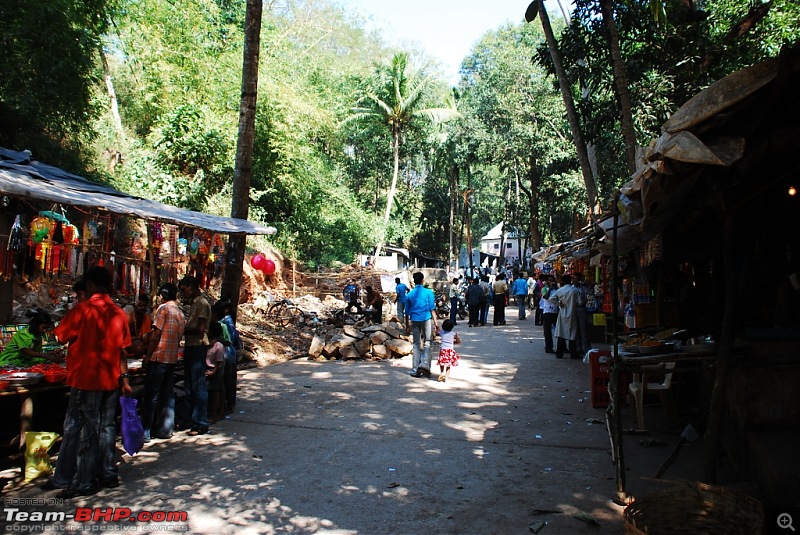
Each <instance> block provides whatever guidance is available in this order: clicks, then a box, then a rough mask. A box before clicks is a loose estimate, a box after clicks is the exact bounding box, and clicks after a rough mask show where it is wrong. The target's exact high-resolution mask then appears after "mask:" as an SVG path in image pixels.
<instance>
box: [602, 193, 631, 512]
mask: <svg viewBox="0 0 800 535" xmlns="http://www.w3.org/2000/svg"><path fill="white" fill-rule="evenodd" d="M618 205H619V191H617V192H616V194H615V195H614V227H613V229H612V238H611V239H612V240H613V243H612V247H613V249H612V257H611V277H612V278H611V293H612V297H611V309H612V310H611V322H612V323H611V325H612V327H611V333H612V336H613V342H614V347H613V348H612V355H613V359H614V360H613V363H614V364H613V366H611V373H610V377H609V383H608V388H609V390H610V392H609V396H608V397H609V399H610V400H611V401H610V403H609V405H608V408H607V409H606V426H607V428H608V432H609V438H610V439H611V457H612V459H613V461H614V468H615V472H616V483H617V489H616V493H615V495H614V498H613V501H614V503H617V504H619V505H627V504H628V501H629V500H628V494H627V492H626V491H625V451H624V447H623V444H622V414H621V411H620V410H619V408H620V399H619V379H620V377H619V376H620V369H621V367H622V357H621V356H620V354H619V349H618V348H619V327H618V325H617V311H618V310H619V290H618V282H617V280H618V276H617V275H618V273H617V272H618V270H619V254H618V250H617V227H618V225H619V206H618Z"/></svg>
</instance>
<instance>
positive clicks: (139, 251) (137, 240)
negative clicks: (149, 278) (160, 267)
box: [131, 232, 146, 260]
mask: <svg viewBox="0 0 800 535" xmlns="http://www.w3.org/2000/svg"><path fill="white" fill-rule="evenodd" d="M145 245H146V243H145V240H144V238H143V237H142V236H141V234H139V233H138V232H137V233H134V235H133V243H132V244H131V253H132V255H133V257H134V258H136V259H137V260H144V258H145V253H146V251H145Z"/></svg>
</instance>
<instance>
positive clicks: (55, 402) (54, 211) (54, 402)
mask: <svg viewBox="0 0 800 535" xmlns="http://www.w3.org/2000/svg"><path fill="white" fill-rule="evenodd" d="M274 233H275V229H274V228H272V227H266V226H263V225H260V224H257V223H253V222H250V221H246V220H241V219H235V218H226V217H219V216H213V215H210V214H204V213H201V212H194V211H190V210H184V209H180V208H176V207H173V206H169V205H165V204H161V203H158V202H155V201H150V200H147V199H140V198H137V197H133V196H130V195H126V194H124V193H122V192H119V191H117V190H115V189H113V188H110V187H108V186H104V185H101V184H96V183H94V182H90V181H88V180H86V179H84V178H82V177H79V176H76V175H73V174H70V173H68V172H66V171H63V170H61V169H58V168H55V167H52V166H48V165H46V164H43V163H41V162H37V161H35V160H32V159H31V157H30V155H29V154H28V153H23V152H15V151H10V150H7V149H2V148H0V240H2V242H0V245H2V246H0V270H1V276H0V334H2V337H1V338H0V350H2V349H3V348H5V347H6V346H7V345H8V344H9V343H10V342H11V340H12V337H13V336H14V335H15V334H17V333H26V332H27V331H28V325H27V324H26V313H29V311H31V310H36V309H40V310H44V311H47V312H48V313H49V314H50V316H52V321H53V323H54V324H57V322H58V320H59V319H60V318H62V317H63V316H64V314H66V312H67V311H68V310H69V308H71V307H72V306H73V304H74V292H73V284H74V283H75V282H76V281H77V280H79V279H80V277H81V276H82V274H83V273H84V271H85V270H87V269H88V268H90V267H92V266H104V267H106V268H107V269H109V270H110V271H111V273H112V274H113V276H114V282H113V289H112V298H113V299H114V300H115V301H116V302H117V303H118V304H119V305H120V306H123V307H124V306H126V305H131V304H133V303H135V302H137V301H138V300H139V299H142V298H146V299H147V302H148V304H153V297H154V296H155V292H156V290H157V288H158V286H159V285H160V284H162V283H164V282H177V281H178V280H179V279H180V278H181V277H183V276H184V275H187V274H190V275H194V276H196V277H197V278H198V279H199V280H200V281H201V284H202V286H203V288H205V289H208V288H210V287H211V285H212V284H213V283H214V281H217V282H219V281H220V278H221V276H222V274H223V271H224V268H225V265H226V258H227V257H226V253H228V251H227V248H226V245H227V243H228V239H229V237H230V236H231V235H235V234H274ZM41 349H42V351H47V352H52V351H55V350H60V349H61V348H60V346H59V345H58V342H57V341H56V340H55V339H54V338H53V337H52V334H51V331H48V332H47V333H45V338H44V340H43V343H42V348H41ZM55 360H56V361H57V362H47V363H46V364H44V363H33V362H31V363H30V365H22V364H24V362H22V361H19V362H18V361H14V365H9V366H0V408H1V409H3V414H4V417H3V419H2V425H0V446H2V448H3V449H4V450H5V456H6V458H8V459H11V458H16V457H17V456H18V455H19V453H20V452H22V451H24V445H25V431H28V430H31V429H34V428H35V429H36V430H38V431H50V430H52V431H60V426H61V424H62V423H63V417H64V410H65V407H66V396H67V394H68V387H67V386H66V385H65V384H64V382H63V381H64V379H65V375H66V374H65V369H64V368H63V357H62V358H61V359H60V362H58V361H59V359H55ZM129 368H130V371H131V373H132V374H133V375H136V374H137V373H143V372H142V371H141V359H138V358H137V359H133V360H129ZM56 407H57V408H58V410H53V409H54V408H56ZM16 414H19V415H20V417H19V419H17V418H16Z"/></svg>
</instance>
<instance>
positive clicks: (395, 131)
mask: <svg viewBox="0 0 800 535" xmlns="http://www.w3.org/2000/svg"><path fill="white" fill-rule="evenodd" d="M392 153H393V155H394V170H393V171H392V186H391V187H390V188H389V196H388V197H387V198H386V213H385V214H384V215H383V228H381V231H380V238H379V239H378V244H377V245H376V246H375V253H374V255H375V256H376V257H377V256H380V255H381V249H383V242H384V240H385V239H386V227H388V226H389V216H390V215H391V213H392V203H393V202H394V194H395V193H396V192H397V175H398V174H400V129H399V128H398V127H397V126H393V127H392Z"/></svg>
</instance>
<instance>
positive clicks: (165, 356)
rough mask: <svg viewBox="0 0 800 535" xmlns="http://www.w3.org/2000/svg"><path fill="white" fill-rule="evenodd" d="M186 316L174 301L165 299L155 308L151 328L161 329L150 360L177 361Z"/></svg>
mask: <svg viewBox="0 0 800 535" xmlns="http://www.w3.org/2000/svg"><path fill="white" fill-rule="evenodd" d="M185 325H186V318H185V317H184V315H183V312H182V311H181V309H180V307H178V304H177V303H176V302H175V301H167V302H166V303H164V304H163V305H161V306H160V307H158V309H157V310H156V314H155V317H154V318H153V328H154V329H158V330H159V331H161V339H160V340H159V341H158V346H157V347H156V350H155V351H153V356H152V357H151V358H150V361H151V362H163V363H165V364H175V363H176V362H178V349H179V348H180V346H181V338H183V327H184V326H185Z"/></svg>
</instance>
